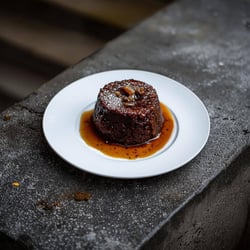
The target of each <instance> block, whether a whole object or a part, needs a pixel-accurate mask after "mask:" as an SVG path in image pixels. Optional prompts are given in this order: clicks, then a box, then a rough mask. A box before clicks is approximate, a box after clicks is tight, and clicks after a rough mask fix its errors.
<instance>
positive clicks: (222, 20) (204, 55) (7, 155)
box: [0, 0, 250, 249]
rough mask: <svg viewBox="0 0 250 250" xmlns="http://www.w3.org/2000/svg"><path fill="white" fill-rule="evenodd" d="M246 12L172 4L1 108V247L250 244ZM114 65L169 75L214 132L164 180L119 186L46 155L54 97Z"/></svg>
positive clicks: (239, 5)
mask: <svg viewBox="0 0 250 250" xmlns="http://www.w3.org/2000/svg"><path fill="white" fill-rule="evenodd" d="M249 15H250V2H249V1H245V0H242V1H233V0H229V1H226V0H223V1H215V0H212V1H199V0H195V1H191V0H186V1H177V2H175V3H173V4H172V5H171V6H170V7H169V8H167V9H163V10H162V11H160V12H159V13H157V14H156V15H155V16H153V17H152V18H150V19H148V20H146V21H145V22H143V23H142V24H140V25H139V26H137V27H135V28H134V29H133V30H131V31H129V32H127V33H125V34H124V35H122V36H120V37H119V38H117V39H116V40H114V41H112V42H110V43H109V44H107V46H105V47H104V48H103V49H102V50H100V51H99V52H98V53H96V54H94V55H92V56H91V57H89V58H87V59H86V60H84V61H81V62H79V63H78V64H77V65H75V66H72V67H71V68H69V69H68V70H66V71H65V72H63V73H61V74H60V75H58V76H57V77H56V78H54V79H52V80H51V81H50V82H48V83H46V84H45V85H43V86H42V87H41V88H40V89H38V90H37V91H36V92H34V93H33V94H32V95H30V96H29V97H28V98H26V99H25V100H23V101H22V102H20V103H17V104H16V105H14V106H12V107H11V108H9V109H8V110H6V111H4V112H3V113H2V114H1V119H0V177H1V178H0V184H1V186H0V200H1V207H0V242H1V246H4V247H5V249H8V248H9V249H234V248H235V247H237V246H239V244H240V247H241V249H244V248H245V249H248V248H247V247H249V240H248V236H249V234H250V226H249V225H250V219H249V214H250V213H249V211H250V210H249V202H250V200H249V197H250V168H249V167H250V166H249V164H250V158H249V157H250V143H249V142H250V83H249V82H250V76H249V72H250V16H249ZM117 68H133V69H144V70H149V71H153V72H158V73H161V74H164V75H167V76H168V77H171V78H173V79H175V80H177V81H180V82H181V83H183V84H184V85H186V86H187V87H188V88H190V89H191V90H192V91H194V92H195V93H196V94H197V95H198V96H199V97H200V98H201V99H202V101H203V102H204V103H205V105H206V107H207V109H208V111H209V115H210V118H211V134H210V137H209V140H208V143H207V144H206V146H205V148H204V149H203V150H202V152H201V153H200V154H199V155H198V156H197V157H196V158H195V159H193V160H192V161H191V162H190V163H188V164H186V165H185V166H184V167H183V168H180V169H179V170H176V171H173V172H171V173H168V174H165V175H162V176H158V177H154V178H148V179H141V180H117V179H108V178H103V177H98V176H94V175H91V174H88V173H85V172H83V171H79V170H77V169H75V168H73V167H72V166H70V165H69V164H67V163H66V162H64V161H63V160H62V159H60V158H59V157H58V156H57V155H56V154H55V153H54V152H53V151H52V150H51V149H50V147H49V146H48V144H47V143H46V141H45V138H44V135H43V133H42V128H41V121H42V116H43V112H44V109H45V108H46V106H47V104H48V102H49V101H50V99H51V98H52V97H53V96H54V95H55V94H56V93H57V92H58V91H59V90H60V89H62V88H63V87H65V86H66V85H68V84H69V83H71V82H72V81H74V80H76V79H79V78H80V77H83V76H86V75H89V74H92V73H95V72H100V71H104V70H110V69H117ZM86 87H87V86H86ZM15 182H17V183H15ZM77 192H83V194H85V200H81V201H79V200H78V199H77V197H78V196H77Z"/></svg>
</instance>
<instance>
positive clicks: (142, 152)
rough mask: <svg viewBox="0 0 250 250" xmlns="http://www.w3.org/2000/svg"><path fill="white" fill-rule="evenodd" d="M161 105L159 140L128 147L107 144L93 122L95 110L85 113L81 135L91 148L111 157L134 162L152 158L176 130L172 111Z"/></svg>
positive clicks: (81, 121)
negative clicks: (162, 120)
mask: <svg viewBox="0 0 250 250" xmlns="http://www.w3.org/2000/svg"><path fill="white" fill-rule="evenodd" d="M160 105H161V110H162V114H163V117H164V123H163V127H162V130H161V133H160V135H159V136H158V137H157V138H155V139H152V140H150V141H148V142H146V143H144V144H141V145H136V146H129V147H126V146H122V145H119V144H112V143H107V142H106V141H105V140H103V139H102V137H101V136H100V135H99V134H98V133H97V132H96V130H95V128H94V125H93V122H92V114H93V110H88V111H86V112H83V114H82V116H81V119H80V135H81V137H82V139H83V140H84V141H85V142H86V143H87V144H88V145H89V146H91V147H93V148H95V149H97V150H99V151H101V152H102V153H104V154H106V155H108V156H111V157H115V158H124V159H128V160H134V159H137V158H145V157H148V156H151V155H153V154H154V153H156V152H157V151H159V150H160V149H162V148H163V147H164V146H165V145H166V143H167V142H168V140H169V138H170V136H171V134H172V131H173V128H174V119H173V116H172V114H171V112H170V110H169V109H168V108H167V107H166V106H165V105H164V104H163V103H160Z"/></svg>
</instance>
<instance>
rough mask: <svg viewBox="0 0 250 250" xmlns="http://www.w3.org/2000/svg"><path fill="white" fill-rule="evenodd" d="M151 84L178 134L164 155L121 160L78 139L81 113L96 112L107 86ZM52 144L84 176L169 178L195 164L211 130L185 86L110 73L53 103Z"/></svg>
mask: <svg viewBox="0 0 250 250" xmlns="http://www.w3.org/2000/svg"><path fill="white" fill-rule="evenodd" d="M132 78H133V79H136V80H141V81H144V82H147V83H149V84H151V85H152V86H153V87H154V88H155V89H156V91H157V93H158V96H159V100H160V101H161V102H162V103H164V104H165V105H166V106H167V107H168V108H169V109H170V110H171V112H172V114H173V116H174V118H175V129H174V132H173V135H172V137H171V139H170V141H169V143H168V144H167V145H166V147H164V149H163V150H161V151H160V152H158V153H156V154H155V155H153V156H151V157H148V158H141V159H137V160H126V159H117V158H112V157H109V156H106V155H104V154H102V153H101V152H100V151H97V150H95V149H93V148H91V147H89V146H88V145H87V144H86V143H85V142H84V141H83V140H82V138H81V137H80V133H79V123H80V116H81V114H82V113H83V112H84V111H86V110H89V109H91V108H93V106H94V103H95V101H96V98H97V94H98V92H99V90H100V88H102V87H103V86H104V85H105V84H107V83H109V82H112V81H116V80H124V79H132ZM43 130H44V134H45V137H46V139H47V141H48V143H49V145H50V146H51V147H52V148H53V149H54V151H55V152H56V153H57V154H58V155H59V156H61V157H62V158H63V159H64V160H66V161H67V162H69V163H70V164H72V165H73V166H75V167H77V168H79V169H82V170H84V171H87V172H90V173H93V174H97V175H101V176H107V177H113V178H127V179H131V178H145V177H150V176H156V175H160V174H163V173H167V172H169V171H172V170H174V169H177V168H179V167H181V166H183V165H184V164H186V163H187V162H189V161H190V160H191V159H193V158H194V157H195V156H196V155H197V154H198V153H199V152H200V151H201V149H202V148H203V147H204V145H205V143H206V141H207V139H208V136H209V131H210V121H209V116H208V112H207V110H206V108H205V106H204V105H203V103H202V102H201V100H200V99H199V98H198V97H197V96H196V95H195V94H194V93H193V92H192V91H190V90H189V89H188V88H186V87H185V86H183V85H182V84H180V83H178V82H176V81H174V80H172V79H170V78H168V77H166V76H163V75H160V74H156V73H151V72H147V71H141V70H112V71H106V72H101V73H97V74H93V75H90V76H87V77H84V78H82V79H80V80H77V81H76V82H73V83H72V84H70V85H68V86H67V87H65V88H64V89H62V90H61V91H60V92H59V93H58V94H56V95H55V96H54V98H53V99H52V100H51V101H50V103H49V105H48V107H47V108H46V110H45V113H44V117H43Z"/></svg>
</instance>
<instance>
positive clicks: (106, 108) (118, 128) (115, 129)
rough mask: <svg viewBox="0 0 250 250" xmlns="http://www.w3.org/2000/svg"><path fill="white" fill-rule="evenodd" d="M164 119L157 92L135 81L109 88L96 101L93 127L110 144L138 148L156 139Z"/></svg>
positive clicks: (113, 85)
mask: <svg viewBox="0 0 250 250" xmlns="http://www.w3.org/2000/svg"><path fill="white" fill-rule="evenodd" d="M163 120H164V118H163V115H162V111H161V108H160V103H159V99H158V95H157V93H156V90H155V89H154V88H153V87H152V86H151V85H149V84H147V83H145V82H142V81H137V80H133V79H129V80H122V81H115V82H111V83H108V84H106V85H105V86H104V87H103V88H102V89H100V92H99V94H98V97H97V102H96V105H95V109H94V113H93V123H94V126H95V128H96V130H97V131H98V133H99V134H100V135H101V136H102V137H103V139H104V140H106V141H107V142H110V143H118V144H121V145H124V146H132V145H139V144H143V143H146V142H148V141H149V140H151V139H153V138H155V137H157V136H158V135H159V134H160V132H161V129H162V125H163Z"/></svg>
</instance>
